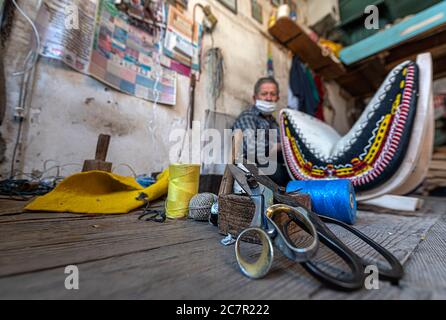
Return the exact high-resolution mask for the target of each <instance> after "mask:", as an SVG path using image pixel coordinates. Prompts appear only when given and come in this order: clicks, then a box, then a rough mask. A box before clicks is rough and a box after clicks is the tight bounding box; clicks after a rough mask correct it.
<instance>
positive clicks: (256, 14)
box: [251, 0, 263, 24]
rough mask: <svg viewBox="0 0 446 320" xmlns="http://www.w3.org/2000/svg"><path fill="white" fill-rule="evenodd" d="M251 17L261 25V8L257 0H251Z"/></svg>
mask: <svg viewBox="0 0 446 320" xmlns="http://www.w3.org/2000/svg"><path fill="white" fill-rule="evenodd" d="M251 16H252V17H253V19H254V20H256V21H257V22H258V23H260V24H263V7H262V6H261V5H260V4H259V3H258V2H257V0H251Z"/></svg>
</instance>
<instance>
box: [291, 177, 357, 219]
mask: <svg viewBox="0 0 446 320" xmlns="http://www.w3.org/2000/svg"><path fill="white" fill-rule="evenodd" d="M286 191H287V192H288V193H291V192H301V193H308V194H309V195H310V197H311V206H312V209H313V211H314V212H315V213H317V214H320V215H322V216H327V217H330V218H334V219H337V220H340V221H342V222H345V223H348V224H354V223H355V221H356V207H357V206H356V196H355V190H354V189H353V185H352V183H351V182H350V180H347V179H338V180H308V181H300V180H296V181H291V182H290V183H288V186H287V188H286Z"/></svg>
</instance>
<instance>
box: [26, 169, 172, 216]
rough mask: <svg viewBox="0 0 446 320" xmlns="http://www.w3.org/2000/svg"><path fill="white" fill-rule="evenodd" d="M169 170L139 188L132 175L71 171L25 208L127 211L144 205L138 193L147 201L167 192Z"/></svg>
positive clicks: (69, 210) (101, 212) (90, 211)
mask: <svg viewBox="0 0 446 320" xmlns="http://www.w3.org/2000/svg"><path fill="white" fill-rule="evenodd" d="M168 184H169V170H168V169H166V170H164V171H163V172H162V173H161V174H160V175H159V176H158V179H157V181H156V183H155V184H153V185H151V186H149V187H147V188H145V189H144V188H143V187H141V186H140V185H139V184H138V183H137V182H136V180H135V179H134V178H131V177H123V176H119V175H116V174H112V173H108V172H104V171H89V172H83V173H78V174H74V175H72V176H70V177H68V178H66V179H65V180H63V181H62V182H61V183H60V184H59V185H58V186H57V187H56V188H55V189H54V190H53V191H51V192H50V193H48V194H46V195H44V196H41V197H38V198H36V199H35V200H34V201H33V202H31V203H30V204H29V205H28V206H26V207H25V210H28V211H45V212H71V213H87V214H120V213H128V212H130V211H132V210H134V209H137V208H139V207H141V206H142V205H144V202H143V201H142V200H137V199H136V198H137V197H138V196H139V195H140V194H141V192H143V193H145V194H147V196H148V198H147V199H148V200H149V201H153V200H156V199H158V198H160V197H162V196H164V195H165V194H167V188H168Z"/></svg>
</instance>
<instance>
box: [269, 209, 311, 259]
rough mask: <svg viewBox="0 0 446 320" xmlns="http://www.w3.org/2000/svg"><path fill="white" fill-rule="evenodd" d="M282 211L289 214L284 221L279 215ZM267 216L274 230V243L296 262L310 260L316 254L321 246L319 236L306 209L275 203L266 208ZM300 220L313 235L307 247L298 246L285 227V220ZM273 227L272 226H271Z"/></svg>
mask: <svg viewBox="0 0 446 320" xmlns="http://www.w3.org/2000/svg"><path fill="white" fill-rule="evenodd" d="M280 213H285V214H286V215H287V220H286V221H283V219H281V217H280V216H279V214H280ZM265 215H266V218H267V221H268V226H269V227H270V229H272V230H274V231H275V233H276V236H275V237H274V244H275V245H276V246H277V247H278V248H279V250H280V251H281V252H282V253H283V254H284V255H285V256H286V257H287V258H289V259H291V260H293V261H296V262H303V261H308V260H310V259H311V258H313V257H314V256H315V255H316V252H317V250H318V248H319V237H318V235H317V231H316V228H315V226H314V224H313V223H312V222H311V220H310V219H309V217H308V215H307V214H306V212H305V211H301V210H299V209H297V208H294V207H291V206H288V205H286V204H275V205H272V206H270V207H269V208H268V209H267V210H266V214H265ZM290 219H291V221H295V220H298V221H299V222H300V223H301V224H303V225H305V229H306V231H307V232H308V233H309V234H310V235H311V237H312V242H311V243H310V244H309V245H308V246H306V247H298V246H296V245H295V244H294V243H293V241H292V240H291V238H290V237H289V233H288V230H289V229H288V228H283V226H284V222H285V223H286V222H287V221H288V222H290ZM271 227H272V228H271Z"/></svg>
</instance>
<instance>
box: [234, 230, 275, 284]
mask: <svg viewBox="0 0 446 320" xmlns="http://www.w3.org/2000/svg"><path fill="white" fill-rule="evenodd" d="M248 232H251V233H257V234H258V235H259V238H260V241H261V244H262V253H261V254H260V257H259V258H258V259H257V260H256V261H255V262H253V263H250V262H248V261H246V260H245V259H244V258H243V257H242V254H241V252H240V245H241V241H242V240H241V239H242V237H243V235H244V234H246V233H248ZM235 257H236V259H237V263H238V266H239V268H240V270H241V271H242V273H243V274H244V275H245V276H247V277H248V278H252V279H259V278H263V277H264V276H265V275H266V274H267V273H268V272H269V270H270V269H271V266H272V264H273V260H274V248H273V243H272V241H271V238H270V236H269V235H268V234H267V233H266V231H265V230H263V229H260V228H248V229H245V230H243V231H242V232H241V233H240V234H239V236H238V237H237V241H236V242H235Z"/></svg>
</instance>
